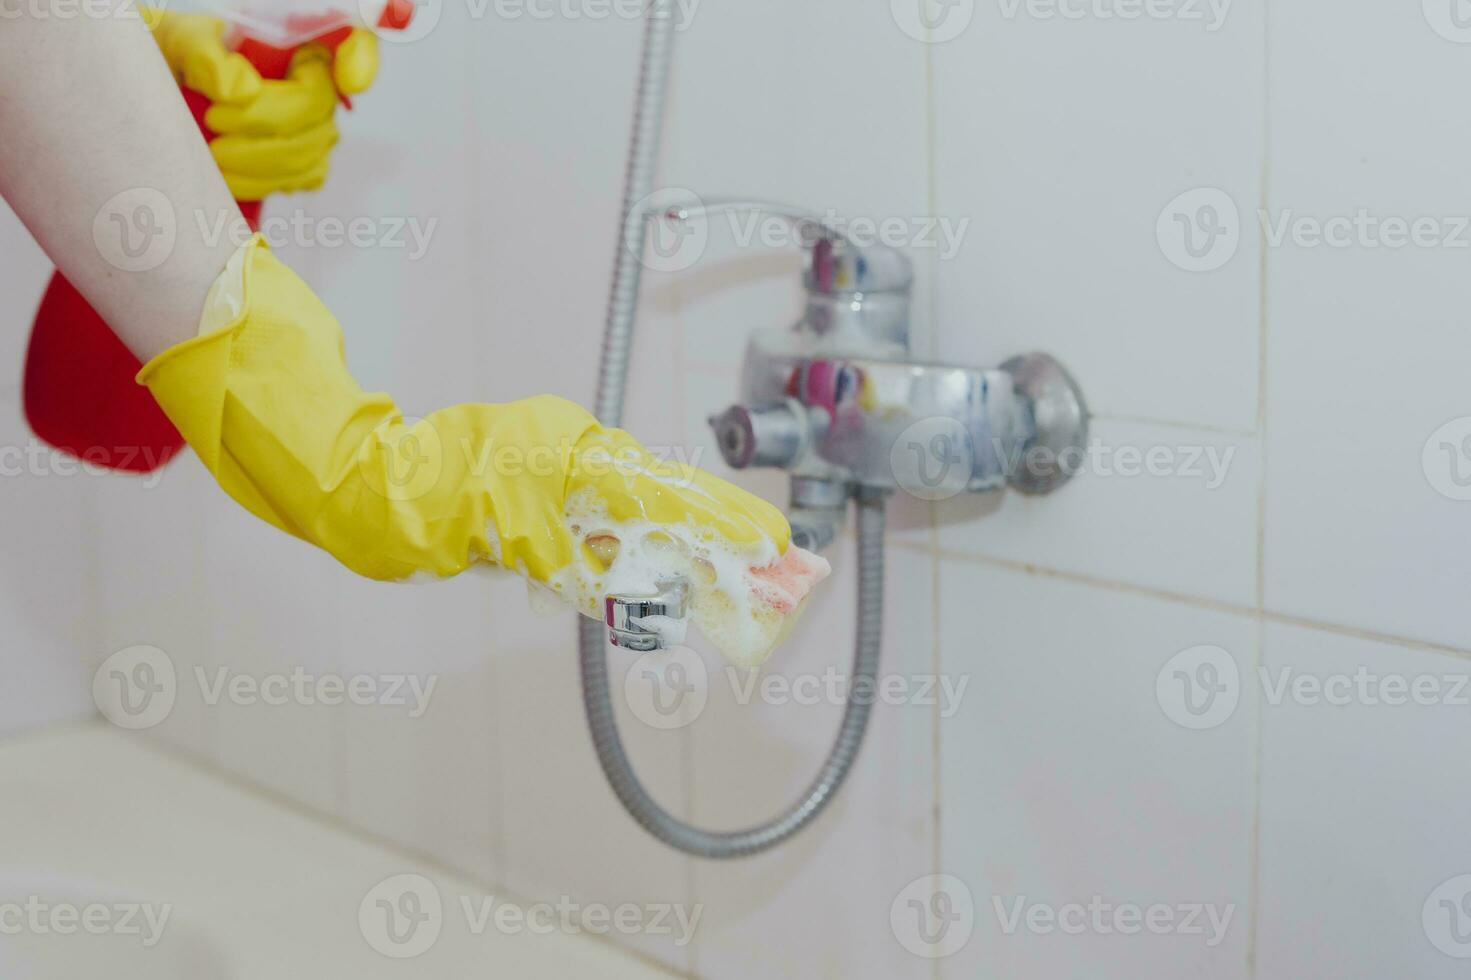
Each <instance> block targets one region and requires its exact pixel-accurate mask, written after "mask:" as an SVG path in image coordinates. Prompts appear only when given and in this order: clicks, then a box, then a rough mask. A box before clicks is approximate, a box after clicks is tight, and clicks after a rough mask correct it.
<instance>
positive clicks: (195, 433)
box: [138, 237, 826, 663]
mask: <svg viewBox="0 0 1471 980" xmlns="http://www.w3.org/2000/svg"><path fill="white" fill-rule="evenodd" d="M138 380H139V382H140V383H142V384H145V385H147V386H148V388H149V390H151V391H152V392H153V394H154V396H155V398H157V400H158V403H159V405H161V406H162V407H163V410H164V412H165V413H167V414H168V416H169V418H170V419H172V420H173V422H174V424H175V425H177V426H178V428H179V431H180V432H181V433H183V435H184V438H185V439H187V440H188V442H189V444H190V445H191V446H193V447H194V449H195V450H196V451H197V452H198V454H199V456H200V459H201V460H203V462H204V465H205V466H206V467H207V468H208V469H209V471H210V472H211V473H212V474H214V476H215V478H216V479H217V480H218V481H219V483H220V485H221V486H222V487H223V488H224V489H225V491H226V492H227V493H229V494H230V495H231V496H232V497H234V498H235V499H236V500H237V501H239V502H240V503H241V504H243V505H244V506H245V507H247V508H248V509H249V510H250V511H252V512H253V513H255V514H256V515H257V516H259V517H261V518H263V519H264V520H266V521H269V522H270V523H271V524H274V525H275V526H276V527H278V528H281V529H282V530H284V531H287V532H288V533H290V534H293V535H295V536H297V537H299V538H302V539H304V540H306V541H309V542H311V543H313V544H315V545H317V546H319V547H321V548H323V549H325V550H326V551H328V552H330V553H331V554H332V555H334V556H335V557H336V558H337V559H338V560H339V561H341V562H342V563H343V564H344V565H346V566H347V567H348V568H351V569H352V570H353V571H355V572H358V573H360V574H362V575H366V576H369V577H371V578H376V579H389V580H400V579H406V578H409V577H411V576H414V575H415V574H416V573H430V574H432V575H433V576H438V577H443V576H449V575H454V574H457V573H458V572H460V571H462V570H464V569H465V568H467V567H469V566H470V565H471V564H473V563H475V562H491V563H495V564H499V565H501V566H503V567H505V568H508V569H513V570H516V571H520V572H521V573H523V574H524V575H526V576H527V577H528V578H529V579H530V580H532V581H533V582H536V583H539V584H541V585H544V586H546V587H548V588H549V589H551V590H552V591H554V592H557V593H559V594H560V595H561V596H562V597H563V598H565V599H567V600H568V601H570V602H572V603H574V604H575V605H576V606H577V608H578V609H579V610H580V611H582V612H584V613H586V614H589V615H594V616H595V615H597V614H598V612H599V611H600V609H601V599H602V596H603V595H605V594H607V593H609V592H624V591H634V590H639V591H643V590H648V591H652V589H653V587H654V586H655V584H656V582H657V581H660V580H663V579H664V578H666V577H669V576H670V575H683V576H685V577H688V578H689V580H690V581H691V582H692V584H693V585H694V590H693V600H694V604H693V612H694V618H695V622H696V623H697V624H700V625H701V626H702V628H703V629H704V631H705V633H706V634H707V636H709V637H710V639H711V640H712V641H713V642H715V644H716V645H717V646H719V647H720V648H721V649H723V650H725V652H726V653H727V654H728V655H730V656H731V657H732V659H735V660H737V661H738V662H743V663H749V662H759V661H760V660H761V659H764V657H765V655H766V653H768V652H769V650H770V647H771V646H772V645H774V643H775V642H776V640H777V638H778V636H779V634H780V631H781V628H782V626H783V625H784V623H785V622H786V621H789V620H790V618H791V617H790V615H789V614H790V613H792V612H793V611H794V608H793V607H794V606H795V605H796V603H797V601H798V600H800V598H801V595H802V594H805V592H806V591H807V590H808V589H810V587H811V585H812V584H815V583H816V581H817V580H819V579H820V578H821V577H822V576H823V575H824V574H826V563H824V562H822V560H821V559H820V558H815V556H807V557H808V558H812V559H813V560H814V562H815V565H814V564H811V563H804V564H802V565H801V567H796V568H794V567H789V562H788V560H787V558H786V557H784V555H787V554H788V553H790V556H791V557H792V558H793V559H795V558H796V556H797V555H798V554H799V553H800V554H801V555H806V553H805V552H801V551H800V549H797V548H791V549H788V543H789V540H790V529H789V528H788V526H787V522H786V519H785V518H784V517H783V516H782V514H781V512H780V511H779V510H777V509H776V508H775V507H773V506H771V505H770V504H768V503H766V502H765V501H763V500H761V499H759V498H757V497H755V496H752V495H751V494H749V493H746V492H745V491H744V490H741V489H740V488H738V487H736V486H734V485H732V484H730V483H727V482H726V481H724V480H721V479H719V478H717V477H713V476H711V475H709V474H708V473H704V472H702V471H700V470H698V469H695V468H693V467H689V466H683V465H678V464H674V463H668V462H660V461H658V460H656V459H655V458H654V457H653V456H651V454H650V453H649V452H648V451H647V450H645V449H644V447H643V446H641V445H639V443H638V442H636V441H635V440H634V439H633V438H632V437H630V436H629V435H628V434H627V433H624V432H622V431H620V430H617V429H605V428H603V427H602V426H600V425H599V424H598V422H597V420H596V419H594V418H593V417H592V416H591V415H590V414H589V413H588V412H587V411H585V410H584V409H582V408H581V407H579V406H577V405H574V404H573V403H571V402H568V401H565V400H563V399H560V398H555V397H552V396H541V397H537V398H529V399H526V400H524V401H519V402H511V403H508V404H501V405H491V404H467V405H457V406H455V407H453V408H447V409H444V410H443V411H439V412H435V413H433V414H432V415H430V416H428V417H426V418H424V419H421V420H418V421H414V422H409V421H406V420H405V419H404V418H403V416H402V414H401V413H400V412H399V410H398V408H397V407H396V406H395V405H394V403H393V401H392V400H391V399H389V398H388V396H386V395H382V394H370V393H367V392H364V391H363V390H362V389H361V388H360V387H359V386H358V384H357V382H356V381H354V380H353V378H352V376H351V374H349V373H348V370H347V365H346V363H345V361H344V354H343V337H342V330H341V328H340V327H339V326H338V325H337V322H336V320H334V319H333V317H332V314H331V313H330V312H329V311H328V310H327V309H326V307H325V306H323V305H322V303H321V302H320V301H319V300H318V299H317V298H316V296H314V295H313V294H312V292H311V290H310V289H308V288H307V286H306V285H305V284H304V283H303V282H302V281H301V280H300V279H298V278H297V277H296V275H295V274H294V273H293V272H292V271H291V270H290V269H289V268H287V267H286V266H285V265H283V264H282V263H280V262H279V261H277V260H276V258H275V257H274V256H272V255H271V253H270V251H269V250H268V248H267V247H266V245H265V243H264V241H263V240H262V239H260V238H259V237H257V239H256V240H254V241H252V242H251V243H249V244H247V245H245V246H244V247H243V248H242V249H241V250H240V251H239V252H237V253H236V255H235V257H234V258H233V259H232V260H231V263H230V266H229V267H227V269H226V270H225V272H224V273H223V274H222V276H221V278H220V281H219V282H218V283H217V284H216V286H215V288H214V289H212V290H211V295H210V298H209V299H208V300H207V302H206V307H205V313H204V316H203V318H202V322H201V334H200V335H199V336H198V337H195V338H194V339H192V340H189V341H186V342H184V343H182V344H179V345H178V346H176V347H173V348H171V349H169V350H167V351H165V352H164V353H162V354H160V355H159V356H158V357H156V358H154V359H153V360H152V361H150V362H149V363H148V364H147V365H146V366H145V367H144V368H143V370H142V371H141V372H140V373H139V375H138ZM817 566H820V567H817ZM794 585H795V586H796V587H795V588H794V587H793V586H794ZM798 593H800V594H798Z"/></svg>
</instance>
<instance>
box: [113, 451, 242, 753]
mask: <svg viewBox="0 0 1471 980" xmlns="http://www.w3.org/2000/svg"><path fill="white" fill-rule="evenodd" d="M96 494H97V506H98V519H97V553H98V581H99V586H98V609H97V616H98V620H99V623H98V627H99V633H100V636H99V641H98V648H97V649H96V650H93V651H89V661H90V663H91V664H92V666H93V667H96V666H97V665H99V664H100V663H101V662H102V660H103V659H104V658H106V657H108V656H110V655H112V654H113V653H115V652H117V651H119V650H122V649H124V648H127V647H131V646H135V645H146V646H153V647H157V648H158V649H160V650H162V651H163V652H164V653H165V654H166V655H167V656H168V658H169V660H170V661H171V662H172V665H173V669H174V683H175V700H174V706H173V708H172V710H171V711H170V712H169V714H168V716H167V717H166V718H165V719H163V720H162V721H161V722H160V723H159V724H158V725H157V726H156V727H154V728H152V729H150V730H149V731H150V734H152V735H155V736H159V737H162V738H164V739H165V740H166V741H168V742H169V743H171V744H173V745H174V746H176V747H178V748H180V749H183V750H184V751H186V752H188V753H190V754H191V755H194V756H196V757H198V758H202V759H205V760H209V761H216V756H215V747H216V745H215V727H216V721H217V718H216V712H215V709H213V708H210V707H209V706H208V705H206V704H205V701H204V699H203V697H202V695H201V691H200V687H199V685H198V683H197V682H196V680H195V675H194V668H195V667H205V668H206V669H212V666H213V664H214V663H215V661H214V639H215V638H214V630H213V623H212V609H213V608H214V606H215V603H214V601H213V600H212V599H211V595H212V593H215V592H227V591H228V583H229V582H230V580H231V577H230V575H229V574H228V573H226V574H225V575H224V576H223V577H222V578H211V577H209V576H206V575H205V574H204V569H205V560H204V548H205V544H204V527H205V516H204V515H205V514H206V513H211V512H213V511H214V509H215V508H216V507H221V506H225V505H227V504H228V505H229V506H234V505H233V504H229V503H228V501H226V500H225V498H224V493H223V491H221V490H220V489H219V488H218V487H217V486H216V485H215V482H214V479H213V478H212V477H211V476H210V475H209V472H208V471H207V470H205V468H204V466H203V465H201V464H200V462H199V458H198V457H197V456H195V455H194V453H193V452H192V451H186V452H183V453H181V454H180V455H179V456H177V457H175V458H174V459H173V460H172V461H171V462H170V463H169V464H168V465H167V466H165V467H164V468H163V469H161V470H156V471H154V472H153V473H148V474H123V473H117V474H111V475H108V476H106V477H104V478H100V479H99V480H98V481H97V486H96ZM217 567H218V566H217Z"/></svg>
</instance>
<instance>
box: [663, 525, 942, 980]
mask: <svg viewBox="0 0 1471 980" xmlns="http://www.w3.org/2000/svg"><path fill="white" fill-rule="evenodd" d="M832 558H833V562H834V574H833V577H832V578H831V579H829V580H828V581H827V582H826V583H824V584H823V585H822V586H819V591H818V593H817V594H816V595H814V597H813V599H812V602H811V607H810V608H809V609H808V610H807V612H806V614H805V617H804V620H803V622H801V623H800V624H798V626H797V629H796V632H795V633H794V634H793V635H792V637H791V638H790V639H789V640H788V641H787V642H786V643H785V644H784V645H783V646H781V647H779V648H778V649H777V650H776V652H775V653H774V654H773V655H772V658H771V660H770V661H768V662H767V664H766V665H764V666H763V667H762V668H761V669H760V671H759V674H758V675H757V676H756V677H754V678H753V677H751V676H749V675H748V674H747V672H745V671H737V670H733V669H728V668H727V667H726V665H725V664H724V663H722V662H721V661H720V659H719V657H718V656H716V655H713V654H712V655H708V656H706V658H705V661H706V664H707V670H708V674H707V678H708V680H707V683H708V690H709V695H708V700H707V702H706V704H705V707H704V710H703V711H702V712H701V713H700V714H699V716H698V717H697V718H696V719H695V721H694V722H693V724H692V725H691V727H690V731H691V732H692V735H693V750H694V751H693V760H694V769H693V773H694V792H695V817H696V820H697V821H698V822H699V823H700V824H701V825H702V826H708V827H715V828H719V829H730V828H735V827H744V826H749V825H750V824H753V823H755V822H758V821H765V820H768V819H771V818H772V817H774V816H775V815H776V814H778V813H779V812H781V811H782V810H784V809H785V808H786V807H788V806H790V805H791V804H792V803H793V802H794V801H796V800H797V799H799V798H800V796H801V794H802V792H803V790H805V789H806V787H807V786H808V784H809V783H810V782H811V780H812V778H813V777H814V776H815V775H816V773H817V771H818V769H819V767H820V766H821V765H822V762H823V761H824V759H825V758H826V757H827V754H828V750H829V749H830V748H831V745H832V741H833V738H834V736H835V734H836V732H837V729H838V724H839V721H840V718H841V715H842V699H843V695H844V691H843V689H842V688H841V687H836V686H834V684H835V683H837V681H836V680H835V679H843V678H847V677H848V676H849V671H850V669H851V665H852V655H853V633H854V626H853V605H854V584H855V574H856V570H855V567H854V566H855V550H854V547H853V544H852V541H851V540H847V541H844V542H843V543H842V544H841V546H840V547H837V548H835V549H834V551H833V554H832ZM931 562H932V559H931V558H930V556H929V555H927V554H923V553H918V552H913V551H899V550H891V551H890V552H889V554H888V556H887V561H886V566H885V586H886V590H887V591H886V596H885V602H884V614H885V629H884V650H883V660H882V665H881V675H882V676H883V677H884V678H885V683H886V684H890V685H893V687H892V693H891V694H890V695H887V696H886V697H884V698H880V699H879V703H877V704H875V705H874V708H873V716H872V719H871V721H870V730H869V732H868V734H867V736H866V738H865V740H864V743H863V746H862V749H861V750H860V753H859V757H858V761H857V763H856V764H855V767H854V769H853V771H852V773H851V775H850V777H849V780H848V782H847V784H846V785H845V786H844V787H842V789H841V790H840V791H839V794H838V796H837V798H836V799H835V800H834V802H833V803H832V805H831V808H830V809H829V810H828V811H827V812H826V813H824V814H823V815H822V816H821V817H819V818H818V820H817V821H816V822H815V823H814V824H812V825H811V826H810V827H808V828H807V829H806V830H804V831H803V832H802V833H801V834H799V835H798V836H797V837H796V838H794V839H792V840H791V841H789V842H787V843H786V844H783V845H782V846H780V847H779V848H778V849H777V850H775V851H773V852H771V853H769V854H766V855H761V856H758V857H754V858H750V859H743V860H740V861H724V862H699V863H698V864H697V866H696V868H695V891H694V894H695V898H696V900H697V901H699V902H701V903H703V905H704V922H703V925H702V927H701V930H700V942H699V950H698V954H697V958H698V963H699V969H700V975H701V976H704V977H710V978H712V980H713V978H724V977H731V978H735V977H750V976H806V977H813V976H825V977H826V976H832V977H837V976H842V977H884V978H891V977H892V978H899V977H914V978H919V977H928V976H929V969H928V964H926V963H924V962H923V961H921V960H919V959H915V958H913V957H910V956H909V955H908V954H907V953H906V952H905V951H904V950H903V949H902V948H900V947H899V946H898V945H896V944H895V943H894V941H893V938H892V935H891V933H890V930H889V924H888V923H889V906H890V903H891V901H892V900H893V896H894V895H895V894H896V893H897V892H898V891H899V889H901V888H902V887H903V886H904V885H905V883H907V882H908V881H910V880H912V879H913V878H915V877H916V876H919V875H922V874H926V873H928V872H929V871H930V870H931V864H932V862H933V855H934V823H933V811H934V756H933V753H932V740H933V735H934V717H935V713H936V711H937V710H938V705H937V704H935V703H934V701H933V699H934V698H937V697H938V695H937V694H935V693H933V691H932V689H930V688H929V683H930V682H929V678H932V677H933V676H934V664H933V659H934V646H933V642H934V634H933V617H932V615H931V614H930V610H931V608H932V604H933V601H934V591H933V588H932V578H933V574H932V564H931ZM753 684H754V685H755V686H748V685H753ZM901 684H902V685H903V687H900V686H899V685H901ZM768 685H773V686H770V687H768ZM763 692H765V693H763ZM905 692H907V693H905ZM797 922H800V923H801V924H802V925H801V928H793V923H797Z"/></svg>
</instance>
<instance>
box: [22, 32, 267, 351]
mask: <svg viewBox="0 0 1471 980" xmlns="http://www.w3.org/2000/svg"><path fill="white" fill-rule="evenodd" d="M82 6H83V8H84V9H85V8H86V7H87V6H88V5H85V4H84V5H82ZM30 9H32V7H31V5H27V10H30ZM133 11H136V7H134V8H132V11H130V12H128V13H119V14H117V15H115V16H110V17H89V16H86V15H81V16H79V15H77V8H76V7H75V6H73V7H71V8H70V10H69V11H68V12H69V13H70V14H71V16H56V15H54V14H55V12H52V13H53V15H52V16H36V15H34V14H33V13H29V12H28V13H23V14H22V15H21V16H18V17H14V18H6V19H0V194H3V195H4V197H5V198H6V200H7V201H8V202H9V203H10V205H11V207H12V208H14V209H15V211H16V213H17V214H18V215H20V217H21V220H22V221H24V222H25V224H26V226H27V227H28V228H29V229H30V231H31V233H32V234H33V235H34V236H35V237H36V240H37V241H38V242H40V244H41V247H42V248H43V249H45V251H46V253H47V254H48V255H49V256H51V258H52V260H53V261H54V262H55V263H56V265H57V267H58V268H60V269H61V271H62V272H63V273H64V274H65V275H66V277H67V278H68V279H70V280H71V282H72V284H73V285H75V286H76V287H77V289H78V290H79V291H80V292H81V293H82V295H83V296H85V297H86V298H87V300H88V301H89V302H90V303H91V304H92V305H93V306H94V307H95V308H96V309H97V311H98V312H99V313H101V314H102V316H103V318H104V319H105V320H106V321H107V322H108V323H109V324H111V325H112V327H113V329H114V330H116V331H117V332H118V335H119V336H120V337H121V338H122V339H123V341H124V342H125V343H126V344H127V345H128V346H129V347H130V348H131V349H132V350H133V352H134V353H135V354H137V355H138V357H139V358H140V359H143V360H147V359H148V358H150V357H152V356H153V355H154V354H157V353H158V352H160V351H162V350H164V349H165V348H167V347H169V346H172V345H173V344H175V343H178V342H179V341H181V340H184V339H186V338H188V337H190V336H192V335H193V334H194V332H195V330H196V327H197V323H198V320H199V313H200V307H201V305H202V303H203V301H204V296H205V293H206V292H207V291H208V288H209V285H210V283H211V282H212V281H213V280H214V278H215V277H216V276H217V275H218V274H219V272H220V270H221V269H222V268H223V267H224V265H225V262H226V260H227V259H228V258H229V256H230V253H231V252H232V251H233V250H234V248H235V246H236V245H237V244H238V241H237V240H236V238H235V236H234V235H233V234H231V232H234V231H235V230H236V229H238V227H239V222H240V220H241V219H240V214H239V210H238V209H237V207H236V205H235V202H234V201H233V200H232V199H231V197H230V194H229V191H228V190H227V189H226V187H225V183H224V180H223V179H222V178H221V176H220V173H219V170H218V168H217V167H216V166H215V164H214V162H213V160H212V159H211V157H210V154H209V150H208V148H207V147H206V145H205V143H204V140H203V139H202V138H201V137H200V135H199V131H198V129H197V128H196V127H195V125H194V121H193V119H192V117H191V116H190V114H189V111H188V109H187V108H186V106H185V105H184V102H183V98H182V96H181V95H180V93H179V89H178V86H177V84H176V83H175V81H174V79H173V77H172V76H171V74H170V73H169V70H168V67H167V66H166V65H165V63H164V61H163V58H162V57H161V56H160V54H159V52H158V48H157V46H156V45H155V44H154V42H153V39H152V37H151V36H150V35H149V33H148V29H147V27H146V26H145V25H144V23H143V21H142V20H141V19H140V18H139V17H138V16H137V14H136V12H133Z"/></svg>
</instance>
